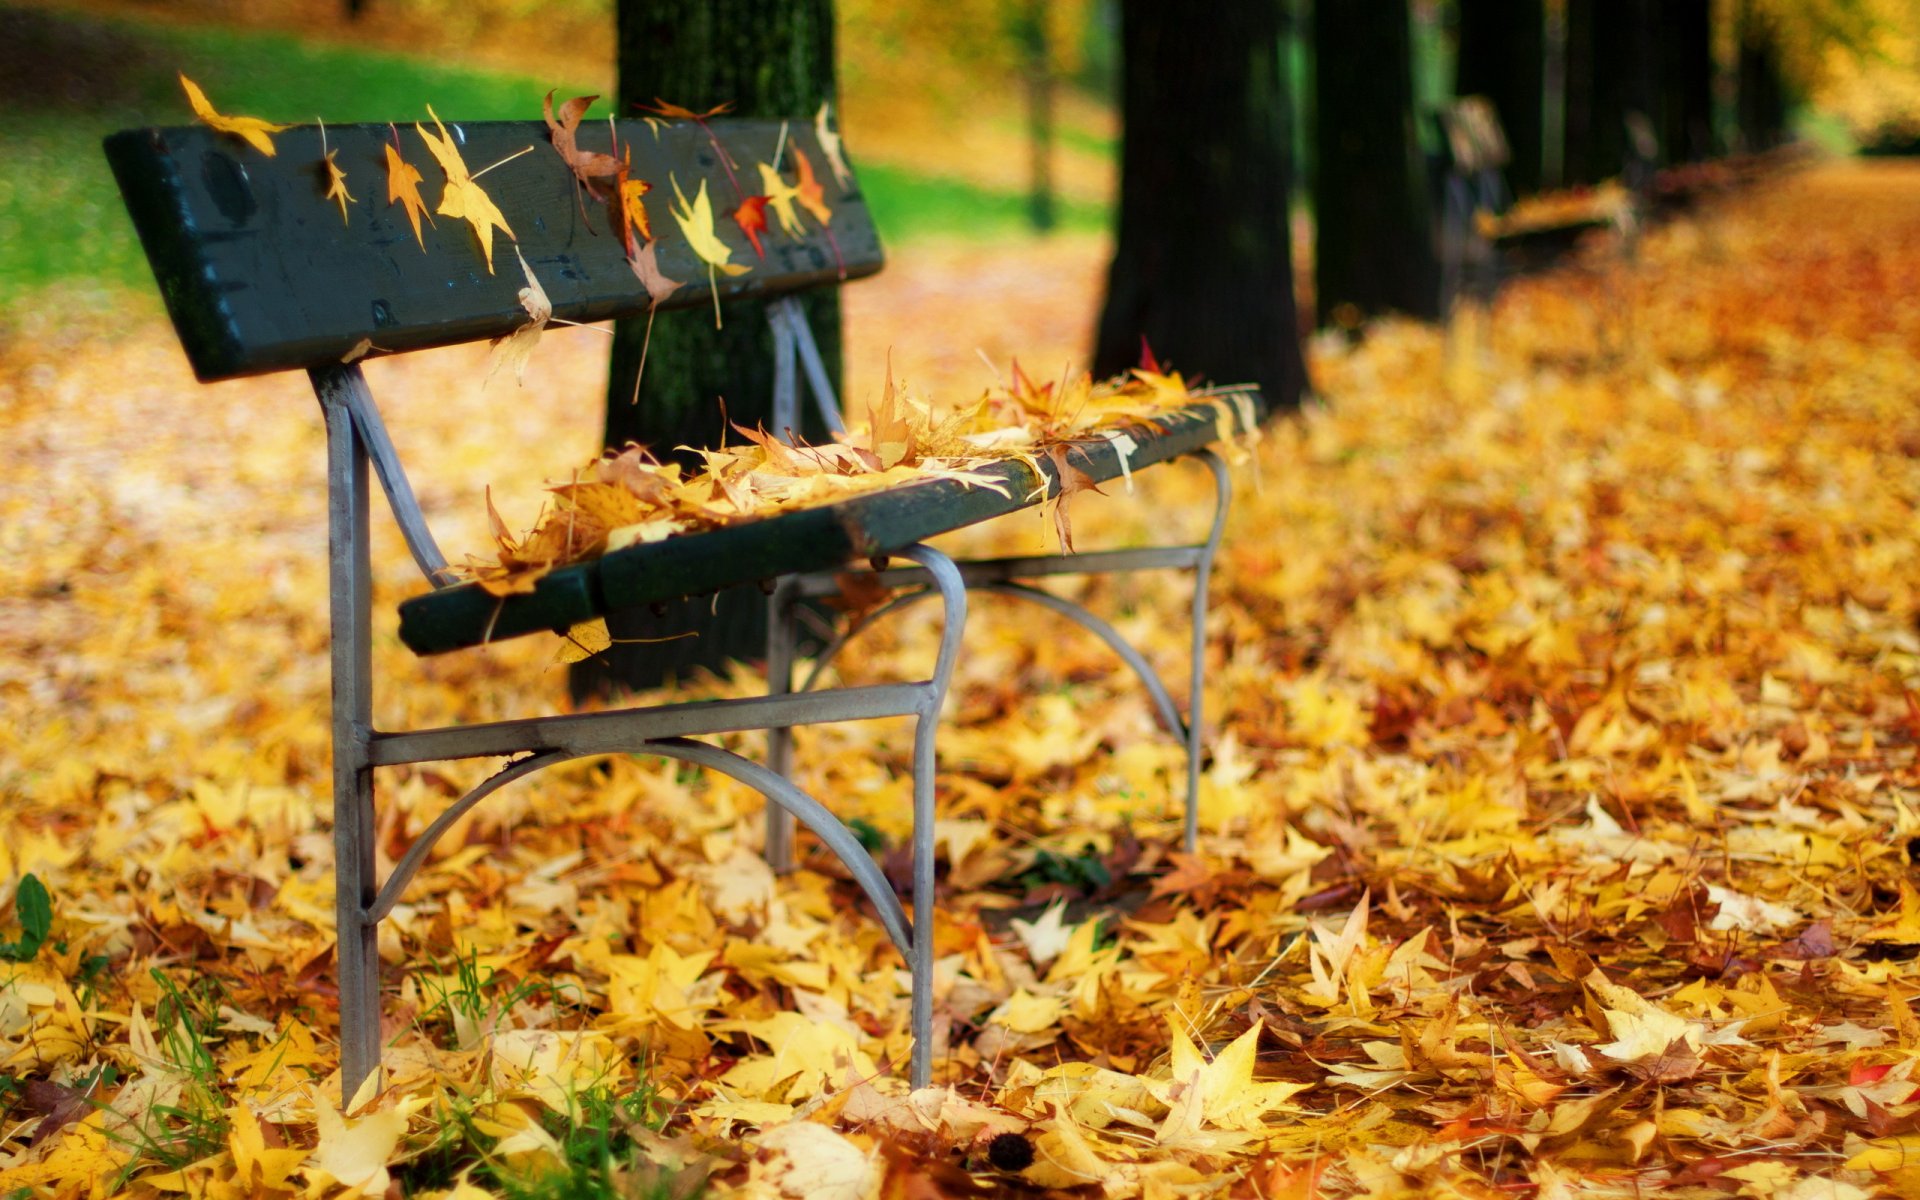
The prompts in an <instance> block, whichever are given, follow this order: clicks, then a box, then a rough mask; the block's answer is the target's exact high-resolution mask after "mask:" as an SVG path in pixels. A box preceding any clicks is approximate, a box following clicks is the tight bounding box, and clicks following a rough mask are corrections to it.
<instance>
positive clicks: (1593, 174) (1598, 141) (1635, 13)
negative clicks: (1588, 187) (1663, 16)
mask: <svg viewBox="0 0 1920 1200" xmlns="http://www.w3.org/2000/svg"><path fill="white" fill-rule="evenodd" d="M1664 2H1666V0H1568V6H1567V7H1568V20H1567V66H1568V70H1567V148H1566V178H1567V182H1568V183H1576V184H1577V183H1589V184H1591V183H1599V182H1600V181H1602V180H1605V179H1611V178H1613V177H1615V176H1617V175H1621V174H1624V173H1626V171H1627V168H1628V166H1629V163H1630V161H1631V160H1632V159H1633V157H1634V145H1633V141H1632V137H1631V135H1630V133H1629V124H1628V121H1629V118H1634V119H1636V120H1638V121H1644V122H1648V123H1650V124H1651V126H1652V128H1653V129H1654V130H1656V131H1657V130H1658V128H1659V113H1658V109H1657V101H1658V95H1657V93H1656V92H1655V89H1654V86H1653V81H1654V64H1653V59H1654V52H1653V31H1654V5H1656V4H1660V3H1664Z"/></svg>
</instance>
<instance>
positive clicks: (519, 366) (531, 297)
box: [486, 246, 553, 384]
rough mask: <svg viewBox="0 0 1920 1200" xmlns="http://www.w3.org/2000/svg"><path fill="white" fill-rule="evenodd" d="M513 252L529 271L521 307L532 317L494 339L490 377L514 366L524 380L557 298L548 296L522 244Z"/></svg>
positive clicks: (517, 377)
mask: <svg viewBox="0 0 1920 1200" xmlns="http://www.w3.org/2000/svg"><path fill="white" fill-rule="evenodd" d="M513 255H514V257H515V258H517V259H519V260H520V269H521V270H522V271H524V272H526V276H527V286H526V287H523V288H521V289H520V307H522V308H524V309H526V310H527V316H528V317H529V318H531V319H530V320H529V321H528V322H527V323H526V324H525V325H522V326H520V327H519V328H518V329H516V330H514V331H513V332H512V333H510V334H508V335H507V336H505V337H500V338H495V339H493V351H492V353H491V354H489V355H488V356H487V358H488V362H487V374H486V378H487V379H492V378H493V377H494V375H495V373H496V372H498V371H499V370H500V368H501V367H503V366H512V367H513V378H514V380H515V382H518V383H522V384H524V383H525V382H526V380H525V375H526V372H527V360H528V359H529V358H531V357H533V348H534V347H535V346H537V345H539V344H540V333H541V331H542V330H544V329H546V327H547V322H548V321H550V320H552V319H553V301H552V300H549V299H548V298H547V289H545V288H543V287H541V286H540V281H539V280H538V279H535V278H534V276H533V268H532V267H530V266H528V265H527V256H526V255H524V254H522V253H520V247H519V246H515V247H514V248H513Z"/></svg>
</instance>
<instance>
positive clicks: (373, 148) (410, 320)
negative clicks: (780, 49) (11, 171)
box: [105, 120, 883, 380]
mask: <svg viewBox="0 0 1920 1200" xmlns="http://www.w3.org/2000/svg"><path fill="white" fill-rule="evenodd" d="M424 124H425V127H426V128H427V130H428V131H429V132H432V131H433V129H434V127H433V124H432V122H431V121H426V122H424ZM446 129H447V131H448V133H449V134H450V135H451V136H452V137H454V138H455V140H456V142H458V143H459V144H460V150H461V154H462V156H463V158H464V159H465V161H466V164H467V167H468V169H469V171H470V172H475V173H477V172H480V171H482V170H485V168H487V167H489V166H490V165H492V164H494V163H497V162H500V160H502V159H506V158H508V157H509V156H510V155H513V154H515V153H516V152H519V151H521V150H524V149H526V148H527V147H531V148H532V150H531V152H530V153H525V154H521V155H520V156H519V157H518V158H513V159H512V160H511V161H507V162H500V165H499V166H498V167H496V168H494V169H493V170H491V171H487V172H486V174H485V175H484V176H482V177H480V179H479V183H480V186H481V187H483V188H485V189H486V191H487V193H488V194H489V196H490V197H491V198H492V200H493V202H494V204H495V205H496V206H497V207H498V208H499V209H500V211H501V213H502V214H503V215H504V217H505V219H506V221H507V223H508V224H509V225H510V226H511V228H512V229H513V232H514V234H515V235H516V237H517V238H518V246H519V249H520V252H521V253H522V254H524V255H525V256H526V259H527V262H528V264H529V266H530V267H531V268H532V270H533V272H534V274H535V276H536V277H537V278H538V279H539V281H540V284H541V286H542V287H544V288H545V290H546V293H547V295H548V297H549V298H550V299H551V300H552V302H553V311H554V315H555V316H556V317H559V318H563V319H565V320H569V321H599V320H604V319H607V318H610V317H619V316H630V315H633V314H635V313H640V312H644V311H645V310H646V309H647V307H648V306H649V304H650V303H651V300H650V298H649V296H648V294H647V292H646V289H645V288H644V287H643V286H642V285H641V283H640V280H639V278H638V277H637V276H636V275H635V274H634V272H633V270H632V268H631V267H630V266H629V264H628V262H627V259H626V256H625V253H624V250H623V248H622V245H621V241H620V238H619V237H618V236H617V235H616V234H615V233H613V232H612V231H611V230H610V229H609V226H608V213H607V209H606V206H605V205H603V204H598V203H595V202H593V201H592V200H591V199H588V200H587V201H586V205H585V213H586V215H585V216H584V217H583V216H582V208H581V198H579V197H577V194H576V193H577V188H576V185H575V182H574V177H573V173H572V171H571V170H570V169H569V168H568V167H567V165H566V163H565V162H563V161H562V160H561V157H560V155H559V153H558V152H557V151H555V149H554V148H553V146H552V144H551V143H550V142H549V140H548V133H547V127H546V125H545V124H543V123H541V122H538V121H530V122H521V121H510V122H467V123H464V124H454V123H449V124H448V125H447V126H446ZM714 129H715V136H716V137H717V138H719V139H720V144H722V145H724V146H725V147H727V149H728V151H729V153H730V155H731V157H732V159H733V160H734V163H735V168H734V169H735V174H736V175H737V176H738V178H739V180H740V187H742V188H743V189H746V190H747V192H748V194H756V193H758V192H759V191H760V190H761V187H760V178H759V173H758V171H757V168H756V164H758V163H761V162H769V163H771V162H772V160H773V158H774V153H775V150H776V149H778V148H782V147H783V145H784V146H799V147H800V148H801V149H802V151H803V152H804V153H805V154H806V156H807V158H808V161H809V163H810V164H811V165H812V167H813V170H814V173H815V175H816V177H817V178H818V179H819V181H820V183H821V185H822V186H823V188H824V196H825V202H826V204H827V206H828V208H829V209H830V210H831V212H832V221H831V224H830V228H831V231H832V238H831V239H829V237H828V236H827V234H826V232H825V231H824V230H823V229H822V227H821V225H820V223H819V222H818V221H816V220H815V219H814V218H813V217H812V216H810V215H807V214H806V213H805V212H804V211H803V212H802V213H801V214H800V221H801V225H802V226H803V228H804V229H805V232H806V236H805V237H804V238H799V239H796V238H790V237H788V236H786V235H785V234H783V233H781V232H780V231H779V230H778V229H777V228H775V229H772V230H769V231H768V232H766V233H763V234H761V237H760V240H761V243H762V245H763V246H764V248H765V257H764V258H763V257H761V256H759V255H757V254H756V253H755V252H754V250H753V248H752V246H751V245H750V244H749V242H748V240H747V237H746V235H745V234H744V233H743V232H742V231H741V229H740V228H739V226H737V225H736V224H735V223H734V222H733V221H732V220H731V219H729V217H728V216H727V213H728V212H729V211H730V210H732V209H733V208H734V207H736V206H737V205H738V203H739V197H737V196H736V195H735V194H734V191H733V186H734V185H733V184H732V183H731V182H730V181H729V179H728V176H727V172H726V170H725V169H724V168H723V167H722V165H721V163H720V161H719V158H718V156H717V155H716V153H715V151H714V144H713V141H712V140H710V139H709V136H708V134H707V133H706V132H705V131H703V130H702V129H701V128H700V127H699V126H697V125H695V124H693V123H691V122H673V123H661V124H660V125H659V126H658V127H657V128H656V126H655V124H653V123H649V122H646V121H621V122H620V123H619V139H620V143H621V146H622V147H623V148H625V149H630V150H631V153H632V160H633V167H632V177H633V178H635V179H640V180H644V181H646V182H647V183H649V184H650V185H652V188H653V190H652V192H650V193H649V194H648V195H647V196H646V197H645V201H644V202H645V204H646V206H647V211H648V213H649V216H650V218H651V221H652V225H653V228H654V230H655V232H656V233H660V234H663V235H665V236H661V237H660V238H659V240H658V242H657V243H656V246H657V253H658V256H659V267H660V269H661V271H662V272H664V273H665V274H666V275H667V276H668V277H669V278H671V279H676V280H680V281H682V283H683V285H684V286H682V287H681V288H680V289H679V290H678V291H676V292H674V293H673V295H672V296H671V297H669V298H668V299H667V300H666V301H665V302H663V304H662V307H671V308H687V307H696V306H701V305H707V306H711V305H712V303H713V292H712V288H711V287H710V285H709V272H708V269H707V265H706V264H705V263H703V262H701V261H700V260H699V259H698V258H696V257H695V255H694V253H693V251H692V250H691V248H690V247H689V246H688V244H687V239H686V238H685V237H683V236H681V234H680V230H679V229H678V228H677V227H676V226H675V223H674V219H673V217H672V216H671V214H670V206H671V205H672V204H673V202H674V189H673V183H674V182H676V181H677V182H678V183H679V185H680V188H681V191H682V192H683V193H684V194H685V195H686V197H687V199H688V200H689V201H691V200H693V199H694V198H695V196H696V194H697V193H698V191H699V188H700V185H701V184H702V183H703V182H704V183H705V184H706V186H707V191H708V196H709V200H710V202H711V204H712V206H713V213H714V229H715V232H716V233H717V234H718V236H719V237H720V239H721V240H722V241H723V242H725V243H726V244H727V245H728V246H729V247H730V248H731V249H732V251H733V255H732V261H733V262H735V263H739V264H743V265H745V266H747V267H749V268H750V270H749V271H748V272H747V273H746V274H744V275H739V276H733V277H729V276H727V275H719V276H718V277H717V281H718V287H719V291H720V296H721V299H722V301H723V302H724V301H726V300H730V299H734V298H737V297H747V296H762V295H764V296H773V295H779V294H784V293H787V292H794V291H800V290H803V289H806V288H810V287H817V286H820V285H823V284H833V283H838V282H840V281H842V280H845V279H853V278H858V277H861V276H865V275H871V274H873V273H874V272H876V271H878V270H879V269H880V267H881V264H882V261H883V256H882V252H881V249H880V242H879V238H878V236H877V235H876V233H875V231H874V226H873V221H872V218H871V217H870V215H869V214H868V212H867V208H866V202H865V200H864V198H863V197H862V196H861V194H860V192H859V190H858V186H857V185H853V186H851V187H850V188H849V189H848V190H845V191H843V190H842V189H841V186H840V184H839V183H838V182H837V181H836V179H835V177H834V174H833V171H832V169H831V164H830V162H829V160H828V157H827V155H826V154H825V152H824V151H823V150H822V149H821V147H820V144H819V140H818V138H817V137H816V135H815V133H814V130H813V128H812V126H811V125H808V124H805V123H802V122H797V121H795V122H781V121H763V120H728V121H725V122H719V123H716V124H715V126H714ZM396 130H397V136H398V139H399V148H400V151H401V154H402V156H403V157H404V158H405V160H406V161H407V162H409V163H411V164H413V165H414V166H415V167H416V168H417V169H418V170H419V171H420V172H421V174H422V176H423V177H424V182H423V183H422V184H421V185H420V195H421V198H422V199H423V200H425V202H426V204H427V206H428V211H429V212H431V211H432V210H433V209H434V208H435V207H437V205H438V203H439V199H440V193H441V190H442V186H443V183H444V179H445V177H444V175H443V173H442V172H441V170H440V167H439V165H438V163H436V162H435V161H434V159H433V156H432V154H431V153H429V151H428V149H427V147H426V145H425V144H424V143H423V142H422V141H421V140H420V136H419V135H418V134H417V133H415V132H414V131H413V130H412V129H411V128H409V127H408V126H406V125H404V124H403V125H399V126H397V127H396V126H390V125H330V126H328V127H327V129H326V147H327V149H328V150H331V151H333V152H334V160H335V162H337V163H338V164H339V165H340V166H341V167H342V168H343V169H344V170H345V171H346V173H347V188H348V190H349V192H351V193H352V195H353V196H354V197H355V198H356V203H353V204H350V205H348V206H347V215H346V217H345V219H344V220H343V219H342V217H341V213H340V210H339V208H338V207H337V206H336V205H335V204H334V203H333V202H332V201H329V200H327V199H326V198H325V191H326V186H325V178H324V169H323V166H322V164H323V162H324V158H325V155H324V153H323V152H322V150H321V133H320V129H319V127H318V126H301V127H297V128H294V129H289V130H287V131H286V132H284V133H280V134H277V135H275V144H276V149H277V153H276V154H275V155H274V156H272V157H268V156H266V155H263V154H261V153H260V152H259V151H258V150H255V149H253V148H252V147H250V146H249V145H247V144H246V143H244V142H242V141H240V140H238V139H237V138H234V137H231V136H228V135H225V134H221V133H217V132H215V131H213V130H211V129H207V128H204V127H201V126H184V127H174V128H165V129H134V130H126V131H123V132H120V133H116V134H113V135H111V136H109V137H108V138H107V139H106V143H105V146H106V153H107V158H108V160H109V161H110V163H111V164H112V166H113V170H114V174H115V176H116V178H117V179H118V181H119V184H120V189H121V192H122V194H123V195H124V197H125V199H126V202H127V208H128V211H129V213H130V214H131V215H132V217H133V221H134V226H135V228H136V229H137V230H138V231H139V234H140V238H141V241H142V243H143V244H144V246H145V247H146V251H147V257H148V259H149V261H150V262H151V263H152V264H153V268H154V274H155V276H156V278H157V279H158V281H159V284H160V291H161V294H162V295H163V296H164V297H165V299H166V303H167V308H168V310H169V312H170V313H171V314H172V316H173V320H174V324H175V326H176V328H177V329H178V331H179V333H180V339H181V343H182V345H183V346H184V347H185V349H186V351H187V357H188V359H189V360H190V361H191V362H192V364H193V369H194V371H195V373H196V374H197V375H199V377H200V378H201V379H203V380H214V379H226V378H231V377H234V376H239V375H253V374H260V373H264V372H269V371H281V370H289V369H293V368H297V367H309V366H313V365H316V364H324V363H332V362H339V361H342V360H343V359H344V358H346V357H347V356H349V355H351V354H352V353H353V352H354V350H355V348H356V347H357V346H359V344H360V343H361V342H362V341H363V340H365V341H368V342H371V343H372V345H373V346H374V347H375V348H376V351H377V352H398V351H403V350H417V349H422V348H425V347H429V346H444V345H451V344H455V343H459V342H470V341H477V340H481V339H485V338H496V337H500V336H503V335H505V334H507V333H510V332H512V331H513V330H514V329H516V328H518V327H520V326H522V325H524V324H526V323H527V320H528V317H527V313H526V310H525V309H524V308H523V307H521V304H520V302H519V298H518V296H519V291H520V289H521V288H523V287H525V286H526V283H527V281H526V278H525V276H524V275H523V274H522V272H521V270H520V265H519V262H518V261H517V260H516V258H515V257H514V247H515V244H516V243H515V241H513V240H511V239H509V238H507V237H506V236H505V235H503V234H501V233H499V231H498V230H496V231H495V235H494V241H493V270H492V273H491V274H490V273H489V272H488V270H487V263H486V260H485V257H484V256H483V254H482V252H481V248H480V243H479V239H478V238H477V237H476V236H475V234H474V232H473V230H472V228H471V227H470V226H469V225H468V224H467V223H466V222H465V221H463V220H458V219H455V218H451V217H447V216H437V217H435V218H434V220H435V222H436V224H435V225H434V226H432V227H427V228H425V229H424V235H425V249H424V251H423V249H422V247H421V245H420V243H419V242H418V241H416V239H415V237H414V232H413V229H412V227H411V226H410V225H409V224H408V221H407V217H406V213H405V211H404V210H403V208H402V207H401V206H400V205H398V204H392V205H390V204H389V203H388V202H387V200H386V196H387V167H386V150H385V147H387V146H388V145H391V144H393V139H394V137H395V136H396ZM783 139H784V142H783ZM579 143H580V145H581V147H582V148H583V149H591V150H598V151H602V152H604V151H607V150H609V149H610V148H611V144H612V136H611V134H610V132H609V130H608V125H607V122H605V121H604V120H603V121H599V122H594V121H591V120H589V121H588V122H587V123H585V124H584V125H582V127H581V129H580V133H579ZM791 158H792V156H791V155H790V154H783V161H782V162H780V163H778V164H774V165H776V166H779V167H781V168H782V173H783V174H784V175H785V176H787V177H788V178H791V177H792V175H793V170H792V162H791ZM769 215H770V216H771V214H769Z"/></svg>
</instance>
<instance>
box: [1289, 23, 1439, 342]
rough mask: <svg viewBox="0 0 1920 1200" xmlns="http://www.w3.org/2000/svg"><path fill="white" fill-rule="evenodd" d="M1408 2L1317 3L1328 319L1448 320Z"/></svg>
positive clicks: (1322, 301)
mask: <svg viewBox="0 0 1920 1200" xmlns="http://www.w3.org/2000/svg"><path fill="white" fill-rule="evenodd" d="M1410 20H1411V16H1410V13H1409V11H1408V7H1407V0H1335V2H1332V3H1320V4H1316V5H1314V12H1313V26H1314V27H1313V46H1314V62H1315V65H1314V146H1315V151H1316V154H1317V159H1316V166H1315V171H1314V189H1313V211H1314V222H1315V235H1314V282H1315V293H1316V295H1315V302H1316V306H1317V308H1318V311H1319V318H1320V323H1321V324H1322V325H1341V326H1351V325H1352V324H1354V323H1356V322H1357V321H1359V320H1360V319H1363V318H1366V317H1370V316H1375V315H1379V314H1383V313H1389V312H1399V313H1405V314H1407V315H1409V316H1414V317H1421V318H1427V319H1436V318H1438V317H1439V316H1440V262H1439V255H1438V250H1437V247H1436V245H1435V237H1434V223H1433V218H1434V212H1433V195H1432V181H1431V180H1430V178H1429V171H1428V167H1427V162H1426V155H1425V152H1424V149H1423V147H1422V144H1421V140H1420V136H1419V129H1418V125H1417V122H1418V121H1419V119H1420V117H1419V114H1418V113H1417V111H1416V107H1415V100H1414V88H1413V33H1412V28H1411V24H1410Z"/></svg>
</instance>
